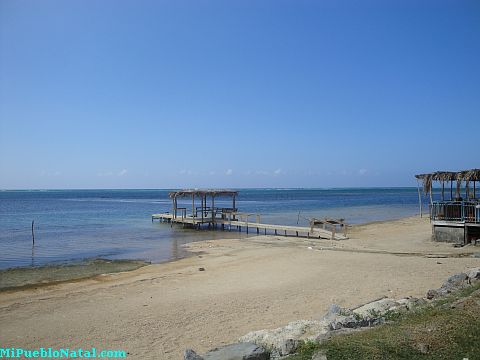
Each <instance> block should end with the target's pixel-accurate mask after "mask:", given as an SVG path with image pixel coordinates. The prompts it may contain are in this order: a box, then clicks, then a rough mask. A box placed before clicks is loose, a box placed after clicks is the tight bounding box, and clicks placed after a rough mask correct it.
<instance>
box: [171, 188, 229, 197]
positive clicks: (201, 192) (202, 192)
mask: <svg viewBox="0 0 480 360" xmlns="http://www.w3.org/2000/svg"><path fill="white" fill-rule="evenodd" d="M192 195H193V196H206V195H209V196H222V195H223V196H236V195H238V191H236V190H229V189H184V190H177V191H172V192H170V193H168V196H170V198H175V197H183V196H192Z"/></svg>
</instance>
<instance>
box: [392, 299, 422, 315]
mask: <svg viewBox="0 0 480 360" xmlns="http://www.w3.org/2000/svg"><path fill="white" fill-rule="evenodd" d="M397 303H398V304H399V305H400V307H396V308H395V307H393V308H391V309H390V310H392V311H397V312H401V311H402V309H403V307H404V308H405V309H406V310H408V311H411V310H413V309H415V308H416V307H419V306H422V305H425V304H426V303H427V302H426V301H425V299H421V298H420V299H419V298H414V297H409V298H403V299H400V300H397Z"/></svg>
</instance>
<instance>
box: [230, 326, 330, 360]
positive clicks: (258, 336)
mask: <svg viewBox="0 0 480 360" xmlns="http://www.w3.org/2000/svg"><path fill="white" fill-rule="evenodd" d="M328 331H329V327H328V322H327V321H322V320H298V321H293V322H291V323H289V324H288V325H287V326H284V327H280V328H277V329H272V330H258V331H252V332H250V333H248V334H246V335H244V336H242V337H241V338H240V339H239V341H240V342H252V343H255V344H257V345H261V346H263V347H265V348H267V349H271V350H272V351H271V358H272V359H278V358H280V357H282V356H286V355H290V354H291V353H292V352H295V350H296V349H297V347H298V344H299V343H300V341H301V340H315V339H316V338H317V337H318V336H319V335H321V334H326V333H327V332H328Z"/></svg>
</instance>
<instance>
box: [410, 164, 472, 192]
mask: <svg viewBox="0 0 480 360" xmlns="http://www.w3.org/2000/svg"><path fill="white" fill-rule="evenodd" d="M415 177H416V178H417V179H418V180H422V181H423V189H424V191H425V192H428V191H430V188H431V185H432V182H433V181H441V182H444V181H455V180H456V181H467V182H468V181H480V169H470V170H463V171H436V172H434V173H430V174H418V175H415Z"/></svg>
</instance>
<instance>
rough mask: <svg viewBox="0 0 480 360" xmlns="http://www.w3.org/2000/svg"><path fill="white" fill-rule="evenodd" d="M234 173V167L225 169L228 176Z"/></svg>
mask: <svg viewBox="0 0 480 360" xmlns="http://www.w3.org/2000/svg"><path fill="white" fill-rule="evenodd" d="M232 174H233V170H232V169H228V170H227V171H225V175H227V176H230V175H232Z"/></svg>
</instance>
